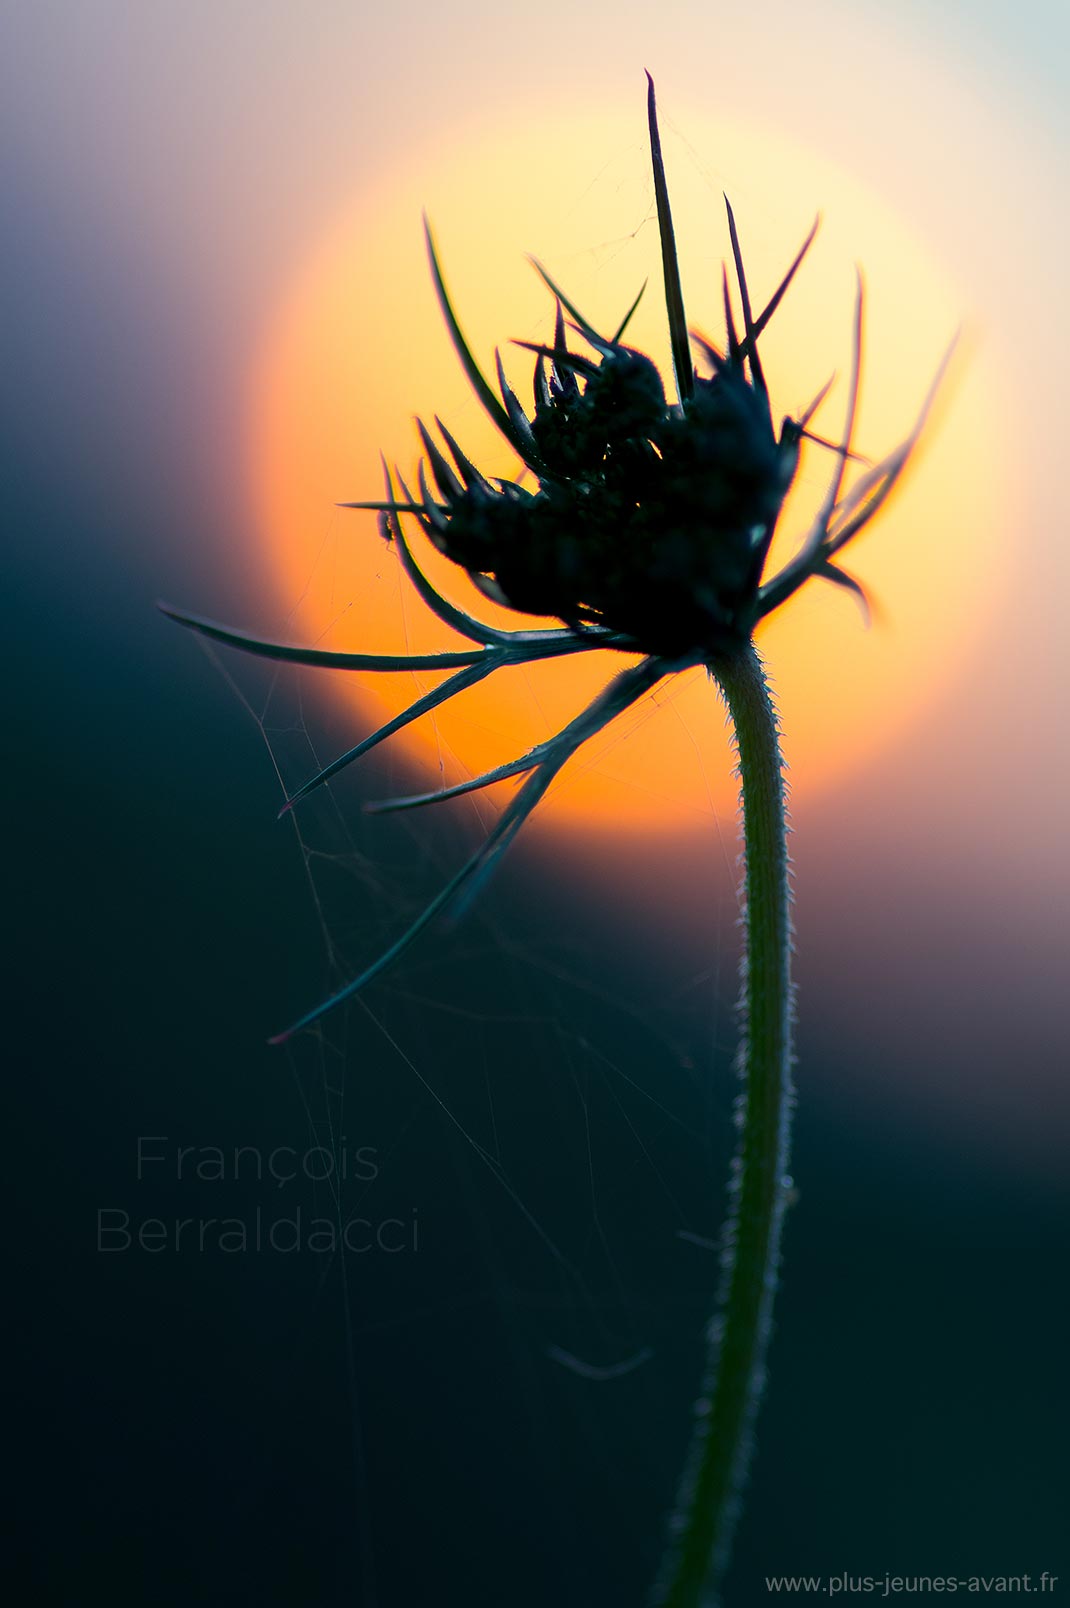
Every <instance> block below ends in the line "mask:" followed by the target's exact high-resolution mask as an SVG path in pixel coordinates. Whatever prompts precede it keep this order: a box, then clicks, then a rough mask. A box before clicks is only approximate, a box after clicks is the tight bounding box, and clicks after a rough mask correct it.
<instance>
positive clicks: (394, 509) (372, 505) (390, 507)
mask: <svg viewBox="0 0 1070 1608" xmlns="http://www.w3.org/2000/svg"><path fill="white" fill-rule="evenodd" d="M334 506H335V507H336V508H350V509H369V510H371V511H372V512H374V513H380V514H419V515H423V514H424V513H425V512H426V510H425V509H424V507H423V505H422V504H421V503H415V502H408V503H403V502H339V503H335V505H334Z"/></svg>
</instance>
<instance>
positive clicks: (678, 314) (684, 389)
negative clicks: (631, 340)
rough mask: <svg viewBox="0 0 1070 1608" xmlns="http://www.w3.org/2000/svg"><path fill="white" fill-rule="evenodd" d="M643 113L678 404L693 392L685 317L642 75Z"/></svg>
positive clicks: (654, 122)
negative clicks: (656, 209)
mask: <svg viewBox="0 0 1070 1608" xmlns="http://www.w3.org/2000/svg"><path fill="white" fill-rule="evenodd" d="M646 81H647V93H646V114H647V126H648V129H649V132H650V160H651V163H652V164H653V168H654V198H655V201H656V202H657V208H658V233H659V234H660V236H661V269H662V275H663V277H664V280H665V310H666V312H667V313H668V315H669V344H670V346H671V348H672V366H673V373H674V374H675V376H676V390H677V394H678V396H679V398H680V401H681V402H689V401H690V400H691V397H692V396H693V395H694V393H695V372H694V369H693V368H692V367H691V348H690V347H689V345H688V341H687V315H686V314H685V312H684V293H683V289H682V287H681V285H680V264H679V261H678V259H677V256H676V236H675V234H674V233H673V226H672V209H671V208H670V206H669V187H668V184H667V183H666V180H665V162H664V159H663V157H662V154H661V133H660V131H659V129H658V106H657V97H656V96H655V93H654V80H653V79H652V78H651V76H650V74H649V73H647V75H646Z"/></svg>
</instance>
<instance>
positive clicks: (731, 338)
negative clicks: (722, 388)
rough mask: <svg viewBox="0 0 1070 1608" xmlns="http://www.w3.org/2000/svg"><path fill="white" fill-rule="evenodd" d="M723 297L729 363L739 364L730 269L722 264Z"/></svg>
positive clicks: (738, 345) (738, 346)
mask: <svg viewBox="0 0 1070 1608" xmlns="http://www.w3.org/2000/svg"><path fill="white" fill-rule="evenodd" d="M721 295H722V298H723V300H724V326H725V330H726V332H727V334H726V339H727V341H728V361H729V362H730V363H738V362H740V361H741V358H740V344H739V336H738V334H737V333H736V320H735V315H734V314H733V312H732V293H731V291H730V290H729V288H728V268H727V266H726V265H725V264H724V263H722V264H721Z"/></svg>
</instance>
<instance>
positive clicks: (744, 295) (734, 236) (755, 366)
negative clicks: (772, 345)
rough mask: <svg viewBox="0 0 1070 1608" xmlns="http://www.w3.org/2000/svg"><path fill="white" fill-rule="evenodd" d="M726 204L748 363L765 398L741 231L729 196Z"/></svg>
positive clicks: (725, 199) (763, 378)
mask: <svg viewBox="0 0 1070 1608" xmlns="http://www.w3.org/2000/svg"><path fill="white" fill-rule="evenodd" d="M724 204H725V207H726V208H727V210H728V233H729V235H730V236H731V240H732V258H733V261H734V262H735V265H736V282H737V284H738V285H739V299H740V303H741V304H742V307H743V330H744V333H745V335H746V345H747V361H748V363H749V364H750V371H751V376H752V378H753V380H754V384H755V388H756V389H757V390H759V391H760V392H761V393H762V395H763V396H766V397H767V396H768V394H769V392H768V387H767V386H766V383H765V375H764V374H763V373H762V362H761V358H760V357H759V356H758V336H757V332H756V330H755V327H754V319H753V318H752V316H751V307H750V291H749V290H748V288H747V275H746V273H745V272H744V269H743V252H742V250H741V249H740V244H739V231H738V230H737V229H736V215H735V213H734V212H733V211H732V203H731V201H729V199H728V197H727V196H725V198H724Z"/></svg>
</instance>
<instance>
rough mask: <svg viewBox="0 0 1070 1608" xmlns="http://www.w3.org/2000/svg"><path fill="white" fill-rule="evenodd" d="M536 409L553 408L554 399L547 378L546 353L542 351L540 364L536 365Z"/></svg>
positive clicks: (539, 359)
mask: <svg viewBox="0 0 1070 1608" xmlns="http://www.w3.org/2000/svg"><path fill="white" fill-rule="evenodd" d="M534 391H535V409H536V412H537V411H538V410H539V408H549V407H552V406H553V397H552V396H551V395H550V382H549V381H548V380H547V378H546V353H545V351H540V353H539V358H538V362H537V363H536V364H535V379H534Z"/></svg>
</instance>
